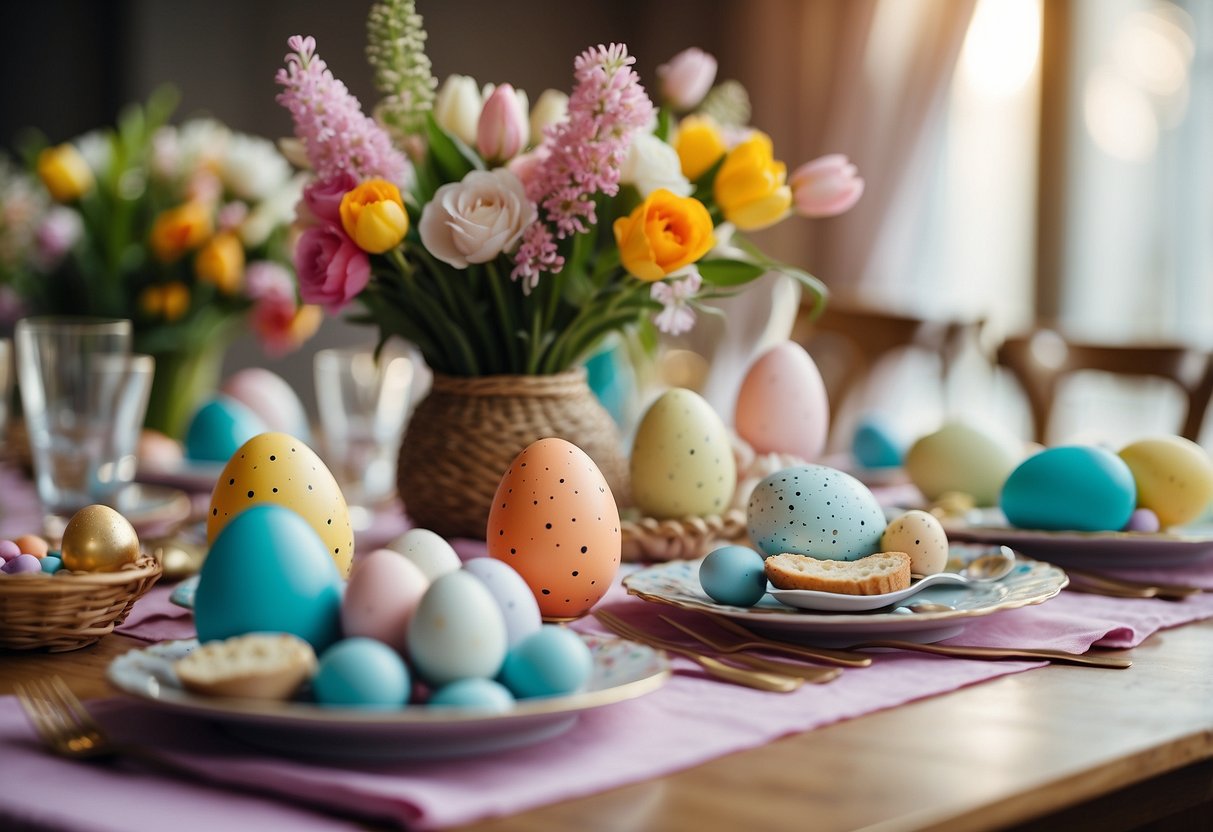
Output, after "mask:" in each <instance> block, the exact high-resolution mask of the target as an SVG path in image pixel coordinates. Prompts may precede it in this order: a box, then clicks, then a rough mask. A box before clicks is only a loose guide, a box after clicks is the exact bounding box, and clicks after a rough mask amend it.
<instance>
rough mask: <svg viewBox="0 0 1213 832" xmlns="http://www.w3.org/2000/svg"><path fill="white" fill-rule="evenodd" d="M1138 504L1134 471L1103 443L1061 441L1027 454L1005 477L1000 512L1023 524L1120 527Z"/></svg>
mask: <svg viewBox="0 0 1213 832" xmlns="http://www.w3.org/2000/svg"><path fill="white" fill-rule="evenodd" d="M1136 504H1137V487H1136V485H1135V484H1134V482H1133V472H1132V471H1130V470H1129V466H1128V465H1126V464H1125V461H1124V460H1123V459H1121V458H1120V457H1118V456H1117V455H1116V454H1114V453H1112V452H1111V451H1108V450H1105V449H1104V448H1096V447H1088V446H1085V445H1062V446H1058V447H1055V448H1047V449H1045V450H1043V451H1041V452H1040V453H1038V454H1036V455H1035V456H1031V457H1028V458H1027V459H1025V460H1024V461H1023V462H1022V463H1020V465H1019V467H1017V468H1016V469H1015V470H1014V471H1012V472H1011V475H1010V476H1009V477H1007V482H1006V485H1004V486H1003V489H1002V498H1001V506H1002V512H1003V514H1005V515H1006V516H1007V521H1008V522H1009V523H1011V525H1013V526H1018V527H1020V528H1024V529H1046V530H1067V531H1084V532H1099V531H1118V530H1120V529H1123V528H1124V527H1125V524H1126V523H1128V522H1129V518H1130V517H1131V516H1132V514H1133V509H1134V507H1135V506H1136Z"/></svg>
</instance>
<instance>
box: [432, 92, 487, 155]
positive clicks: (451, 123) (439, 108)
mask: <svg viewBox="0 0 1213 832" xmlns="http://www.w3.org/2000/svg"><path fill="white" fill-rule="evenodd" d="M483 104H484V101H483V99H482V98H481V97H480V88H479V87H478V86H477V85H476V79H475V78H472V77H470V76H467V75H448V76H447V79H446V80H445V81H443V82H442V88H441V89H439V90H438V96H437V97H436V98H435V99H434V120H435V121H437V122H438V125H439V126H440V127H441V128H442V129H443V130H446V131H447V132H448V133H450V134H451V135H452V136H455V137H457V138H458V139H459V140H460V141H462V142H463V143H464V144H466V145H467V146H468V147H475V145H476V125H477V123H479V121H480V108H481V107H482V106H483Z"/></svg>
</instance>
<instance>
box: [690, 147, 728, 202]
mask: <svg viewBox="0 0 1213 832" xmlns="http://www.w3.org/2000/svg"><path fill="white" fill-rule="evenodd" d="M724 159H725V157H724V156H721V157H720V158H719V159H717V160H716V161H715V163H713V164H712V166H711V167H710V168H708V169H707V170H706V171H704V172H703V173H701V174H699V178H698V179H696V180H695V182H694V185H695V190H693V191H692V192H691V196H693V197H695V199H697V200H699V201H700V202H702V203H703V204H704V205H706V206H708V208H709V209H710V208H711V207H712V206H713V205H714V204H715V197H713V195H712V190H713V188H714V187H715V186H716V174H717V173H719V172H720V166H721V165H723V164H724Z"/></svg>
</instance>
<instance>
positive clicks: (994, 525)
mask: <svg viewBox="0 0 1213 832" xmlns="http://www.w3.org/2000/svg"><path fill="white" fill-rule="evenodd" d="M944 527H945V529H946V530H947V533H948V539H949V540H958V541H969V542H973V543H986V544H1001V545H1006V546H1010V547H1011V548H1013V549H1018V550H1019V551H1021V552H1023V553H1024V554H1026V555H1030V556H1032V557H1036V558H1040V559H1042V560H1048V561H1052V562H1054V563H1059V564H1061V565H1062V566H1073V567H1075V568H1082V567H1084V566H1088V567H1104V568H1108V569H1111V568H1116V569H1154V568H1157V567H1168V566H1188V565H1191V564H1194V563H1198V562H1200V561H1203V560H1205V559H1207V558H1210V557H1213V529H1209V528H1203V529H1200V528H1192V529H1188V530H1179V531H1172V532H1155V533H1153V534H1149V533H1146V532H1072V531H1040V530H1033V529H1017V528H1015V527H1013V526H1009V525H1007V521H1006V518H1005V517H1004V516H1003V514H1002V512H1001V511H999V510H998V509H979V510H977V511H972V512H969V514H968V515H967V516H966V517H965V519H964V520H963V521H955V520H953V521H945V522H944Z"/></svg>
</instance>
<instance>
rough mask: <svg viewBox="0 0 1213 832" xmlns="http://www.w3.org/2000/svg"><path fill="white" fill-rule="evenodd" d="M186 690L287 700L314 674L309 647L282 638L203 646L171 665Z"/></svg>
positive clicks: (263, 637)
mask: <svg viewBox="0 0 1213 832" xmlns="http://www.w3.org/2000/svg"><path fill="white" fill-rule="evenodd" d="M173 670H174V671H175V672H176V673H177V678H178V679H180V680H181V684H182V685H183V686H184V687H185V689H186V690H188V691H191V692H193V693H200V694H203V695H205V696H234V697H240V698H244V699H288V698H290V696H291V695H292V694H294V693H295V691H297V690H298V689H299V687H300V686H301V685H302V684H303V683H304V682H305V681H307V680H308V679H310V678H311V677H312V674H314V673H315V672H316V652H315V651H314V650H313V649H312V645H310V644H308V643H307V642H306V641H304V640H303V639H301V638H299V637H298V636H293V635H289V634H287V633H249V634H248V635H243V636H233V637H232V638H228V639H223V640H222V641H208V642H207V643H206V644H203V645H200V646H199V647H196V648H195V649H193V650H191V651H190V653H189V654H188V655H186V656H185V657H183V658H181V659H179V660H178V661H176V662H175V663H174V664H173Z"/></svg>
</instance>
